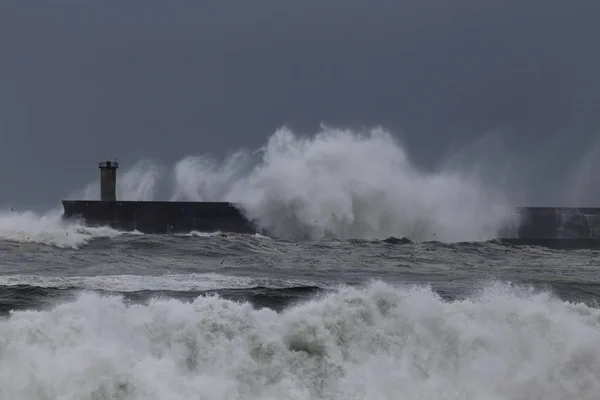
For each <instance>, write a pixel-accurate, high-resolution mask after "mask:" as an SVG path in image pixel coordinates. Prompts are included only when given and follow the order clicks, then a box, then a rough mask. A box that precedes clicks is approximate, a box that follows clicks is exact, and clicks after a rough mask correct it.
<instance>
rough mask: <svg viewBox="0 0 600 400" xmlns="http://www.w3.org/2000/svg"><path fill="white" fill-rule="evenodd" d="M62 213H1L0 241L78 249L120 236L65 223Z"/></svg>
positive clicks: (108, 229)
mask: <svg viewBox="0 0 600 400" xmlns="http://www.w3.org/2000/svg"><path fill="white" fill-rule="evenodd" d="M61 214H62V211H58V210H52V211H49V212H47V213H45V214H38V213H35V212H32V211H26V212H20V211H15V210H7V211H0V240H5V241H12V242H16V243H39V244H46V245H51V246H56V247H64V248H78V247H81V246H82V245H85V244H86V243H88V242H89V241H90V240H92V239H94V238H100V237H114V236H118V235H120V233H119V232H118V231H116V230H114V229H110V228H106V227H98V228H91V227H86V226H84V225H83V224H81V223H79V222H77V221H64V220H63V219H62V215H61Z"/></svg>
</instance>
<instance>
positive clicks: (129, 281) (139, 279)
mask: <svg viewBox="0 0 600 400" xmlns="http://www.w3.org/2000/svg"><path fill="white" fill-rule="evenodd" d="M13 285H31V286H39V287H46V288H62V289H64V288H80V289H87V290H109V291H118V292H135V291H140V290H169V291H192V290H215V289H246V288H252V287H257V286H265V287H269V288H286V287H291V286H300V285H316V283H314V282H309V281H300V280H281V279H268V278H255V277H243V276H231V275H221V274H217V273H203V274H200V273H198V274H165V275H100V276H67V277H59V276H40V275H2V276H0V286H13Z"/></svg>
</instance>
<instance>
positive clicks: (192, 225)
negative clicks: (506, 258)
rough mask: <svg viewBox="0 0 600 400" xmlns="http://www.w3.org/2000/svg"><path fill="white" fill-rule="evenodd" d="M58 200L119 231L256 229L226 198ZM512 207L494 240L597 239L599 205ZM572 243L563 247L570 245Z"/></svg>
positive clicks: (68, 211) (71, 213) (76, 215)
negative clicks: (515, 219) (514, 222)
mask: <svg viewBox="0 0 600 400" xmlns="http://www.w3.org/2000/svg"><path fill="white" fill-rule="evenodd" d="M62 203H63V208H64V214H63V217H64V218H67V219H83V220H84V222H85V223H86V225H89V226H109V227H111V228H114V229H118V230H122V231H139V232H143V233H153V234H172V233H189V232H192V231H198V232H217V231H219V232H225V233H256V232H259V229H258V228H257V227H256V225H255V224H254V223H253V222H252V221H249V220H248V219H247V218H246V217H245V216H244V215H243V213H242V211H241V210H240V208H239V207H237V206H236V205H235V204H232V203H228V202H170V201H93V200H92V201H87V200H64V201H63V202H62ZM516 212H517V213H518V214H519V217H520V218H519V220H520V224H519V225H518V226H517V227H513V228H512V229H508V228H507V229H506V230H505V231H504V232H502V233H501V234H500V237H499V239H506V240H507V242H509V243H514V244H519V243H523V244H526V243H528V244H529V243H530V244H534V243H537V242H540V243H551V242H553V241H557V240H559V241H565V240H579V241H580V242H581V243H587V244H586V245H583V247H584V248H587V247H590V243H595V242H596V241H598V243H600V208H575V207H521V208H518V209H516ZM260 233H266V232H260ZM573 243H574V242H572V243H571V244H569V245H568V247H573V246H574V245H573ZM599 245H600V244H599ZM575 247H578V246H577V245H575Z"/></svg>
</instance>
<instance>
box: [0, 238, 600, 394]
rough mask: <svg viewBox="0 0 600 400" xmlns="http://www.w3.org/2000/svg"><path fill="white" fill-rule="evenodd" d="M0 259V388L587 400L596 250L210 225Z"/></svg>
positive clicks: (592, 384) (0, 250) (597, 295)
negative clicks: (268, 233) (329, 236)
mask: <svg viewBox="0 0 600 400" xmlns="http://www.w3.org/2000/svg"><path fill="white" fill-rule="evenodd" d="M9 239H10V238H9ZM0 254H2V257H1V259H0V313H1V314H2V319H1V320H0V399H6V400H13V399H14V400H17V399H95V400H99V399H162V400H175V399H177V400H179V399H181V400H183V399H186V400H187V399H348V400H349V399H481V400H484V399H485V400H492V399H493V400H496V399H522V400H525V399H545V400H551V399H596V400H597V399H600V309H599V308H598V304H599V300H600V274H599V268H600V252H599V251H590V250H581V251H555V250H548V249H543V248H536V247H513V246H508V245H502V244H499V243H495V242H479V243H456V244H442V243H435V242H428V243H418V244H412V243H402V242H395V241H318V242H290V241H282V240H276V239H271V238H266V237H261V236H245V235H219V234H216V235H190V236H152V235H120V236H115V237H110V238H97V239H93V240H90V241H89V242H87V243H86V244H83V245H81V246H79V248H68V247H67V248H64V247H57V246H55V245H52V243H50V245H48V244H41V243H32V242H27V241H12V240H4V241H0Z"/></svg>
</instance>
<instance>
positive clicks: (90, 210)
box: [62, 200, 255, 233]
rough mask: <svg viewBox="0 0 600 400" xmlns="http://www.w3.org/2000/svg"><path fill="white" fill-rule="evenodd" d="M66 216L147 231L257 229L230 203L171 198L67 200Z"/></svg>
mask: <svg viewBox="0 0 600 400" xmlns="http://www.w3.org/2000/svg"><path fill="white" fill-rule="evenodd" d="M62 203H63V208H64V214H63V216H64V218H69V219H71V218H79V219H84V220H85V223H86V224H87V225H90V226H110V227H112V228H114V229H119V230H124V231H140V232H144V233H187V232H192V231H199V232H216V231H221V232H233V233H253V232H255V229H254V227H253V225H252V223H251V222H250V221H248V220H247V219H246V218H245V217H244V216H243V215H242V213H241V212H240V211H239V209H237V208H236V207H235V205H234V204H231V203H223V202H170V201H83V200H72V201H71V200H64V201H63V202H62Z"/></svg>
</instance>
